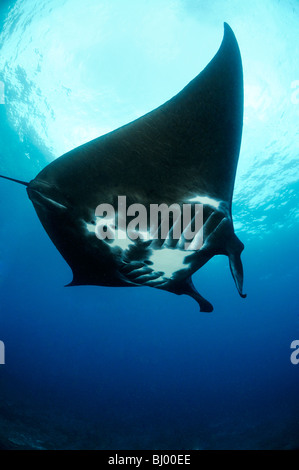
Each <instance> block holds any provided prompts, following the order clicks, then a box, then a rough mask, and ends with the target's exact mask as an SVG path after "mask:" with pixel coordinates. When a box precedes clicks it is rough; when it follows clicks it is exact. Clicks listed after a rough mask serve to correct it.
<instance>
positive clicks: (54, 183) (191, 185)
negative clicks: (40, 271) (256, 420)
mask: <svg viewBox="0 0 299 470" xmlns="http://www.w3.org/2000/svg"><path fill="white" fill-rule="evenodd" d="M242 124H243V72H242V62H241V56H240V51H239V47H238V44H237V40H236V38H235V35H234V33H233V31H232V30H231V28H230V27H229V25H228V24H226V23H224V36H223V40H222V43H221V46H220V48H219V50H218V52H217V53H216V55H215V56H214V58H213V59H212V60H211V61H210V63H209V64H208V65H207V66H206V67H205V68H204V70H203V71H202V72H201V73H199V75H198V76H197V77H195V78H194V79H193V80H192V81H191V82H190V83H189V84H188V85H187V86H186V87H185V88H183V90H182V91H180V92H179V93H178V94H177V95H176V96H174V97H173V98H171V99H170V100H169V101H167V102H166V103H164V104H163V105H161V106H159V107H158V108H156V109H154V110H153V111H151V112H149V113H147V114H145V115H144V116H142V117H140V118H138V119H136V120H134V121H133V122H130V123H129V124H127V125H124V126H122V127H120V128H118V129H116V130H114V131H112V132H109V133H107V134H106V135H103V136H100V137H98V138H96V139H94V140H92V141H90V142H87V143H85V144H84V145H81V146H79V147H77V148H74V149H73V150H71V151H69V152H67V153H66V154H64V155H62V156H60V157H59V158H57V159H56V160H54V161H53V162H51V163H50V164H48V165H47V166H46V167H45V168H44V169H43V170H42V171H41V172H40V173H39V174H38V175H37V176H36V178H35V179H33V180H32V181H30V182H29V183H27V182H24V181H20V180H16V179H13V178H9V177H6V176H2V177H3V178H6V179H9V180H12V181H15V182H18V183H21V184H23V185H25V186H26V189H27V193H28V196H29V198H30V200H31V201H32V203H33V206H34V208H35V210H36V213H37V215H38V217H39V219H40V221H41V223H42V225H43V227H44V229H45V230H46V232H47V233H48V235H49V237H50V238H51V240H52V242H53V243H54V245H55V246H56V248H57V249H58V250H59V252H60V253H61V255H62V256H63V258H64V259H65V261H66V262H67V263H68V265H69V266H70V268H71V270H72V273H73V279H72V281H71V283H70V284H68V285H69V286H79V285H96V286H111V287H113V286H114V287H121V286H124V287H134V286H135V287H138V286H139V287H140V286H149V287H153V288H156V289H162V290H166V291H168V292H171V293H174V294H178V295H181V294H186V295H189V296H191V297H192V298H193V299H195V300H196V301H197V303H198V305H199V307H200V310H201V311H202V312H211V311H212V310H213V307H212V305H211V304H210V302H208V301H207V300H206V299H205V298H204V297H202V296H201V295H200V294H199V293H198V291H197V290H196V288H195V286H194V284H193V282H192V275H193V274H194V273H195V272H196V271H197V270H199V269H200V268H201V267H202V266H203V265H205V264H206V263H207V262H208V261H209V260H210V259H211V258H212V257H213V256H215V255H226V256H228V258H229V265H230V270H231V273H232V276H233V279H234V281H235V284H236V287H237V289H238V292H239V294H240V295H241V297H245V295H244V294H243V293H242V289H243V267H242V262H241V257H240V255H241V252H242V251H243V249H244V245H243V243H242V242H241V241H240V240H239V239H238V238H237V236H236V235H235V233H234V227H233V221H232V212H231V209H232V197H233V188H234V182H235V175H236V170H237V164H238V158H239V152H240V145H241V136H242ZM119 195H125V196H126V198H127V200H128V201H129V202H130V203H134V202H138V203H140V204H143V206H145V207H146V208H148V207H149V206H150V204H153V203H157V204H160V203H165V204H168V205H169V206H170V205H171V204H179V205H182V204H187V203H191V204H198V203H200V204H202V206H203V225H202V236H203V244H202V245H201V247H200V249H196V250H185V249H184V247H183V241H184V231H183V232H182V235H181V237H180V238H179V239H174V238H173V237H171V231H172V230H173V224H172V225H171V224H170V229H169V233H168V236H167V237H164V239H162V238H160V239H159V238H158V239H157V238H155V239H153V238H152V239H151V238H149V237H144V238H141V237H140V238H137V239H135V240H132V239H129V238H127V239H125V240H123V239H122V240H117V239H115V240H108V239H107V240H106V239H99V238H98V237H97V236H95V231H96V226H97V217H96V215H95V209H96V207H97V206H98V205H99V204H100V203H107V204H111V205H112V206H113V207H116V200H117V198H118V196H119ZM116 229H117V227H116Z"/></svg>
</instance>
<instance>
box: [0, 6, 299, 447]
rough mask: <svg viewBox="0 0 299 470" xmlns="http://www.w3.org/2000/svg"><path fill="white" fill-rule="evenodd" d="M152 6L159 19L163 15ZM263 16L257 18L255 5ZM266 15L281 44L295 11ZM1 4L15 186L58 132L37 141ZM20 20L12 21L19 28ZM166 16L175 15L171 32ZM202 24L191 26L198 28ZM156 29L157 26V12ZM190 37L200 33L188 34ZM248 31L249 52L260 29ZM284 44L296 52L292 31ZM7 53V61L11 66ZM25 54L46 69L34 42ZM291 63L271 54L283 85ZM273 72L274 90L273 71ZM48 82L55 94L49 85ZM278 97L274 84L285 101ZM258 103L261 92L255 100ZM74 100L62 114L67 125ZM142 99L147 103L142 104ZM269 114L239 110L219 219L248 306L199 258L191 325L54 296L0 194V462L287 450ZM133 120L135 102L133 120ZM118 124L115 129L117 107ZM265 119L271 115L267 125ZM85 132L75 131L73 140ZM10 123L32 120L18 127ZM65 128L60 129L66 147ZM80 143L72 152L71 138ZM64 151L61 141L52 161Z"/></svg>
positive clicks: (287, 311)
mask: <svg viewBox="0 0 299 470" xmlns="http://www.w3.org/2000/svg"><path fill="white" fill-rule="evenodd" d="M16 3H17V4H19V5H20V10H19V11H18V12H17V13H18V15H21V18H22V15H23V17H24V15H25V18H26V13H27V10H26V8H27V6H28V5H29V3H30V2H29V3H28V2H26V1H25V2H21V1H20V2H16ZM55 3H56V2H53V5H54V7H53V8H54V11H55ZM67 3H68V2H64V4H65V5H66V6H67ZM75 3H76V2H75ZM103 3H105V2H103ZM129 3H130V2H129ZM162 3H163V8H167V7H168V6H169V4H170V3H171V2H167V1H165V2H162ZM175 3H181V4H183V3H184V2H175ZM191 3H192V2H191ZM264 3H265V4H266V6H265V8H267V5H269V2H264ZM274 3H275V4H276V5H277V11H278V12H279V8H289V10H287V11H288V12H290V15H295V17H294V18H293V16H292V18H293V22H292V23H290V29H291V27H292V28H295V25H297V26H298V18H299V16H298V10H296V9H295V6H294V5H295V3H292V2H286V4H287V7H286V6H285V7H282V6H280V5H279V2H277V3H276V2H274ZM13 4H14V2H7V6H6V5H5V4H3V18H4V20H6V30H5V26H3V28H4V32H5V31H6V33H5V36H4V37H3V38H2V50H3V51H4V52H5V53H6V54H8V56H7V57H6V58H5V59H4V60H6V63H5V68H4V69H3V70H5V71H6V72H5V73H6V75H5V76H4V75H3V78H5V77H6V78H5V80H8V78H7V77H10V80H11V81H9V80H8V81H5V80H4V81H5V87H6V96H7V97H8V98H7V101H6V103H5V104H3V105H0V116H1V121H0V170H1V171H0V173H1V174H7V175H9V176H12V177H15V178H20V179H23V180H29V179H31V178H34V177H35V175H36V174H37V172H38V171H39V170H40V169H41V168H43V167H44V166H45V165H46V164H47V163H48V162H49V161H50V160H51V159H53V158H54V157H53V152H54V150H55V149H53V146H51V145H52V144H51V143H52V140H51V139H52V137H51V135H50V132H53V135H54V134H55V132H56V134H57V132H58V131H57V129H58V127H57V128H55V127H53V126H54V124H53V123H54V122H55V119H54V118H53V122H52V121H51V119H50V117H49V115H50V114H51V112H49V114H47V112H46V111H45V110H41V111H40V112H41V116H38V113H37V110H38V109H41V104H40V102H39V101H38V97H37V96H36V95H35V94H34V93H33V95H31V94H30V93H31V89H32V87H34V80H35V78H36V79H40V78H39V77H40V76H39V75H38V74H37V73H35V72H32V71H31V72H30V71H29V69H30V70H31V63H30V65H29V63H28V70H27V69H26V62H22V60H25V59H26V57H25V59H24V57H23V56H22V50H23V49H22V47H23V48H24V50H27V49H26V44H27V48H29V44H30V41H28V43H26V42H25V45H24V44H23V45H22V43H21V42H20V41H19V42H18V40H17V39H18V37H17V38H16V40H15V42H13V43H12V45H11V46H10V49H9V48H6V49H5V40H6V39H7V38H9V37H13V36H14V35H15V34H17V33H16V30H17V26H16V25H17V24H18V23H17V19H15V22H13V21H12V19H11V20H10V21H11V24H10V23H9V16H8V17H7V15H8V12H9V9H8V6H9V5H11V6H13ZM45 4H47V2H45ZM88 4H89V5H91V4H92V2H91V1H90V2H88ZM133 4H134V5H133ZM215 4H217V5H219V4H220V2H215ZM260 4H263V2H260ZM286 4H285V5H286ZM78 5H79V3H78ZM78 5H77V8H78V9H79V6H78ZM193 5H194V9H193V10H192V9H190V11H189V12H188V15H189V17H192V18H194V21H195V20H196V18H198V17H197V16H196V8H195V6H196V2H193ZM133 6H135V3H134V2H132V8H133ZM21 7H22V8H21ZM229 8H230V10H229V11H228V13H227V15H228V16H231V17H232V18H234V12H235V10H234V9H236V7H235V4H234V2H229ZM29 10H30V11H31V8H29V6H28V17H29ZM220 10H221V9H220ZM10 11H11V10H10ZM277 11H276V10H275V12H272V10H270V11H269V16H270V18H271V21H273V24H274V25H276V27H275V28H274V30H275V31H276V34H278V35H279V34H282V33H280V32H279V27H280V24H279V21H280V19H279V15H278V14H277ZM47 12H48V10H46V9H45V11H44V16H45V17H46V18H47ZM79 13H80V10H78V11H77V21H80V16H79ZM249 13H250V12H249ZM30 14H31V13H30ZM39 14H40V15H41V13H39V12H38V11H37V12H36V15H37V17H38V15H39ZM136 14H137V13H136ZM180 14H182V13H180V12H176V15H177V18H178V19H180V16H179V15H180ZM184 14H185V15H186V12H185V13H184ZM211 14H212V13H211V11H207V24H208V25H209V22H210V18H211ZM242 14H243V17H242ZM271 14H272V16H271ZM49 15H50V13H49ZM74 15H75V13H74ZM128 15H129V13H128ZM161 15H162V20H161V21H162V24H163V21H164V20H165V19H164V17H163V9H162V13H161ZM192 15H193V16H192ZM7 18H8V19H7ZM30 18H31V19H30ZM30 18H29V19H30V21H29V20H28V24H27V23H26V21H25V19H24V18H23V23H24V25H25V26H23V27H24V28H25V27H26V28H27V29H26V31H27V30H28V28H29V31H30V28H32V30H33V29H34V28H37V26H36V25H35V24H34V16H33V17H31V16H30ZM49 18H50V19H49V21H51V17H50V16H49ZM184 18H185V17H184ZM238 18H239V21H240V23H239V24H240V25H241V23H242V21H243V22H244V24H246V18H247V21H248V24H251V23H250V22H253V19H252V17H251V16H250V14H248V16H246V11H245V10H244V11H243V12H241V13H239V16H238ZM240 18H241V19H240ZM242 18H243V19H242ZM290 18H291V16H290ZM224 19H226V18H224ZM4 20H3V23H4ZM241 20H242V21H241ZM82 21H83V20H82ZM165 21H166V20H165ZM196 21H199V20H196ZM200 21H201V22H203V23H204V20H203V18H201V20H200ZM296 21H297V22H296ZM235 23H236V27H237V29H238V22H237V20H235ZM159 24H160V23H159ZM242 24H243V23H242ZM8 26H9V27H10V30H9V32H7V28H8ZM50 26H51V23H50ZM40 27H41V28H42V26H40ZM240 27H241V26H240ZM255 27H256V30H257V32H258V33H259V34H260V35H261V36H262V34H263V32H262V31H263V25H262V23H261V24H258V25H256V24H255ZM14 28H15V29H14ZM166 30H167V28H166ZM207 30H208V26H207ZM248 30H250V28H248ZM297 31H298V28H297ZM70 34H71V33H70ZM264 34H265V38H266V39H265V40H267V41H269V42H271V41H270V39H269V38H268V37H267V35H266V32H264ZM289 34H291V33H289ZM293 34H294V37H295V35H296V34H297V37H298V32H296V31H295V29H294V31H293ZM32 37H33V41H34V40H35V39H34V37H35V36H34V35H33V36H32ZM275 38H276V36H275ZM24 41H25V39H24ZM114 41H115V43H114V42H113V43H112V45H111V43H109V44H108V45H109V47H112V46H113V45H115V44H117V34H116V33H115V38H114ZM135 41H136V42H137V41H138V37H136V38H135ZM278 42H279V41H278ZM280 42H281V41H280ZM243 43H244V49H245V51H244V57H243V60H244V62H245V64H246V63H247V62H246V60H247V56H246V51H248V50H250V47H249V46H250V37H249V36H248V44H249V45H247V43H246V44H245V42H244V41H243ZM16 44H17V46H16ZM14 46H15V47H18V48H19V49H18V54H17V53H16V51H14V54H12V53H11V51H12V49H11V48H12V47H14ZM241 46H242V44H240V47H241ZM245 46H246V47H245ZM36 47H38V48H39V50H40V53H44V54H46V53H47V43H46V41H45V43H44V44H40V43H39V44H36ZM49 47H50V46H49ZM107 47H108V46H107ZM165 47H166V46H165ZM293 47H294V44H293V45H291V44H289V45H288V48H287V49H285V50H284V55H283V60H282V59H281V61H282V65H281V67H282V68H283V70H287V67H286V65H287V64H291V63H292V64H293V57H292V48H293ZM286 50H287V52H288V53H289V54H290V57H288V56H287V54H286ZM9 51H10V53H11V55H9ZM241 52H242V47H241ZM28 57H30V56H28ZM28 57H27V60H29V59H28ZM273 57H276V56H275V50H274V51H273ZM297 57H298V56H297ZM57 60H58V59H57ZM265 60H266V59H265ZM21 62H22V63H21ZM270 62H271V61H270ZM273 63H274V62H273ZM203 65H204V64H203ZM270 65H271V64H270ZM270 65H269V66H270ZM272 65H273V64H272ZM18 67H19V69H18ZM157 67H158V65H157ZM177 67H179V65H178V64H177ZM290 67H291V65H290ZM292 67H293V65H292ZM197 68H198V67H195V69H196V73H198V72H199V70H197ZM16 70H19V75H18V74H17V72H16ZM20 70H23V72H24V70H25V72H26V73H27V75H26V73H25V75H24V74H23V75H22V74H21V73H20ZM121 70H123V69H121ZM290 70H291V69H288V71H290ZM244 72H246V70H245V68H244ZM275 72H277V74H278V75H277V76H279V74H280V71H279V70H278V71H277V70H275ZM297 72H298V68H297ZM0 73H1V71H0ZM3 73H4V72H3ZM30 73H31V75H30ZM148 73H149V72H148ZM163 73H165V71H163ZM295 73H296V70H295V69H292V70H291V72H290V73H289V77H290V80H291V81H292V80H296V79H298V78H299V74H298V73H299V72H298V73H297V75H296V74H295ZM53 77H54V78H53V81H55V73H54V72H53ZM273 77H274V78H275V77H276V75H275V74H274V75H273ZM191 78H192V74H191V76H190V77H189V79H191ZM13 79H15V80H16V81H15V82H14V85H11V84H12V83H13ZM40 80H41V79H40ZM65 80H66V82H67V79H65ZM275 80H276V78H275V79H273V82H275ZM277 80H278V79H277ZM278 81H279V80H278ZM17 83H18V84H19V86H17V85H16V84H17ZM28 83H29V85H28ZM41 83H42V81H40V82H39V86H40V93H41V94H42V93H43V87H42V85H41ZM57 83H58V82H57ZM245 83H246V75H245ZM20 84H21V85H22V86H21V85H20ZM154 85H155V87H156V88H157V87H158V86H159V85H158V83H156V82H155V83H154ZM55 86H57V84H56V85H55ZM107 86H108V85H107ZM122 86H124V85H122ZM22 87H23V88H22ZM26 87H27V88H26ZM30 87H31V88H30ZM61 87H62V84H61ZM49 89H50V88H49ZM290 90H291V88H290V84H289V87H288V89H287V91H286V93H288V94H290ZM56 91H57V89H56ZM268 91H269V90H268V85H267V83H266V84H264V89H263V90H262V92H263V93H264V94H263V97H264V96H265V95H267V92H268ZM245 92H246V87H245ZM57 93H59V90H58V91H57ZM157 93H158V92H157ZM54 94H55V93H54ZM133 95H134V93H133ZM133 95H132V96H133ZM51 96H52V95H51ZM109 96H110V95H109ZM157 96H158V94H157ZM42 97H43V95H42ZM77 98H78V97H77V96H75V98H73V101H72V102H71V103H72V104H71V106H72V111H71V114H72V113H73V106H74V102H75V101H76V100H77ZM43 99H44V101H46V98H45V97H43ZM47 99H48V101H49V103H48V105H47V106H48V107H49V109H50V111H51V109H52V108H53V109H52V112H53V114H54V115H55V116H56V115H57V120H59V108H58V107H57V106H56V107H55V103H54V101H53V102H51V97H50V98H47ZM53 99H54V98H53ZM155 99H156V97H151V98H150V100H152V101H151V103H152V102H153V103H154V101H155ZM273 99H274V105H273V109H270V110H269V111H268V113H266V112H265V109H264V104H263V103H262V105H261V106H260V108H258V106H257V108H256V113H258V112H260V113H264V114H263V117H262V118H261V120H260V121H259V120H258V119H257V117H256V116H255V118H254V125H253V124H252V121H250V119H252V116H251V114H250V113H253V111H252V109H254V107H253V108H250V110H249V111H248V112H247V114H246V117H247V118H248V121H246V120H245V121H244V143H243V146H242V151H241V154H240V162H241V163H240V165H243V167H242V168H243V170H242V169H241V171H240V172H239V173H238V176H237V181H236V185H238V186H237V188H236V199H235V200H234V206H233V207H234V219H235V221H236V227H238V225H237V224H239V230H237V229H236V231H237V234H238V236H239V237H240V238H241V240H242V241H243V243H244V244H245V251H244V253H243V255H242V259H243V265H244V270H245V292H246V293H247V294H248V296H247V298H246V299H245V300H243V299H241V298H240V297H239V296H238V294H237V292H236V289H235V287H234V285H233V280H232V278H231V275H230V272H229V267H228V261H227V259H224V257H223V258H222V257H218V258H214V259H213V260H211V261H210V262H209V263H208V264H207V265H206V266H204V267H203V268H202V269H201V270H200V271H198V272H197V273H196V275H195V276H194V282H195V285H196V286H197V287H198V289H199V291H200V292H201V293H202V294H203V295H204V296H205V297H206V298H207V299H209V300H210V301H212V303H213V304H214V312H213V313H211V314H203V313H200V312H199V311H198V307H197V305H196V303H195V302H194V301H193V300H192V299H190V298H187V297H185V296H180V297H178V296H174V295H173V294H169V293H167V292H162V291H158V290H155V289H149V288H138V289H137V288H136V289H125V288H104V287H88V286H84V287H78V288H74V287H72V288H64V287H63V286H64V285H65V284H67V283H68V282H70V280H71V271H70V269H69V267H68V266H67V265H66V263H65V262H64V260H63V259H62V257H61V256H60V254H59V253H58V251H57V250H56V249H55V247H54V245H53V244H52V243H51V241H50V240H49V238H48V236H47V235H46V233H45V232H44V230H43V228H42V226H41V224H40V222H39V220H38V218H37V216H36V214H35V212H34V210H33V207H32V204H31V202H30V201H29V200H28V198H27V195H26V192H25V189H24V187H21V186H18V185H14V184H13V183H10V182H8V181H4V180H3V181H1V182H0V183H1V184H0V201H1V202H0V204H1V205H0V308H1V311H0V340H2V341H4V343H5V351H6V357H5V359H6V364H5V365H0V448H1V447H3V448H20V449H23V448H26V449H28V448H29V449H30V448H34V449H37V448H44V449H69V448H70V449H82V448H83V449H240V448H241V449H288V448H290V449H292V448H298V447H299V399H298V397H299V364H298V365H294V364H292V363H291V361H290V355H291V349H290V344H291V342H292V341H293V340H296V339H297V340H298V339H299V318H298V307H299V305H298V278H299V266H298V255H299V244H298V220H299V219H298V192H299V191H298V189H299V182H298V181H299V178H298V157H297V154H298V131H297V127H298V109H299V105H297V107H296V105H295V104H294V103H292V102H291V100H289V101H288V102H287V105H285V104H284V105H283V106H285V109H284V113H285V116H286V117H285V118H284V120H282V121H281V122H282V124H277V125H278V127H277V128H273V126H271V122H272V121H271V116H272V113H273V112H276V111H277V107H278V106H276V104H275V96H274V98H273ZM74 100H75V101H74ZM145 101H146V100H145ZM162 101H163V100H162ZM279 102H280V103H281V101H279ZM34 103H35V104H36V107H35V108H34V109H33V108H31V107H30V106H31V104H34ZM66 103H67V101H66V102H65V103H64V105H65V104H66ZM116 103H117V100H116ZM151 103H150V104H151ZM283 103H284V102H283ZM56 104H57V103H56ZM112 104H113V103H112ZM156 104H159V103H156ZM22 106H24V107H22ZM26 106H28V108H26ZM51 106H52V108H51ZM76 106H78V108H79V107H80V106H83V105H82V104H80V102H79V104H76ZM103 106H104V105H103ZM107 106H108V105H107ZM111 106H112V105H111ZM115 106H116V105H115ZM139 107H140V109H141V108H142V106H141V101H140V102H138V104H136V108H138V109H139ZM152 107H154V106H152ZM28 109H29V111H28ZM30 109H31V110H33V111H34V112H30ZM88 109H89V112H90V113H91V111H92V109H91V108H88ZM107 109H108V108H107ZM101 110H102V108H101ZM119 110H120V112H121V113H123V108H122V105H119ZM117 111H118V108H117V107H116V108H115V111H114V113H115V114H117ZM28 112H29V114H26V113H28ZM64 112H65V113H66V114H67V110H64ZM78 112H79V111H78ZM101 112H102V111H101ZM105 112H106V114H107V115H108V114H109V110H108V111H107V110H106V111H105ZM277 112H278V113H279V114H281V110H280V109H279V110H278V111H277ZM55 113H56V114H55ZM128 113H129V112H128ZM129 114H130V113H129ZM129 114H128V120H130V119H131V117H130V116H129ZM141 114H142V113H141ZM33 115H34V116H35V118H36V121H34V120H32V119H33V117H32V116H33ZM26 116H27V117H26ZM89 117H90V114H88V113H86V115H83V116H82V115H80V126H83V127H84V122H85V120H88V119H89ZM291 118H292V119H291ZM296 118H297V121H296ZM26 119H27V121H28V120H29V119H31V120H32V122H31V123H30V126H29V125H28V126H29V127H26V123H25V121H26ZM38 119H40V121H38ZM107 119H109V118H107ZM124 119H125V117H124ZM288 119H289V121H288ZM39 124H40V126H39ZM47 124H49V129H48V128H47ZM73 124H74V123H73V122H71V123H70V124H68V123H67V122H66V123H65V128H66V132H67V130H68V129H69V128H68V126H72V125H73ZM118 124H119V123H117V125H118ZM96 125H97V123H95V124H94V126H95V127H96ZM105 125H106V124H105ZM109 125H110V124H109ZM111 125H112V124H111ZM279 126H281V127H279ZM282 126H283V127H282ZM261 127H262V130H260V128H261ZM41 128H42V129H43V130H42V131H41V130H40V129H41ZM53 129H54V130H53ZM80 129H81V128H80ZM265 129H266V130H267V132H268V131H269V136H270V137H269V136H268V134H267V132H266V131H265ZM48 130H49V134H47V132H48ZM281 130H283V132H280V131H281ZM81 131H82V129H81V130H80V132H81ZM78 132H79V131H78ZM287 132H289V134H288V133H287ZM42 136H43V138H42ZM254 136H257V138H256V139H254ZM60 138H61V136H60ZM80 138H82V139H83V141H84V135H83V134H82V135H81V136H80ZM267 139H268V140H267ZM296 139H297V140H296ZM269 142H270V143H271V145H270V144H269ZM76 144H77V143H76ZM57 145H58V144H57ZM68 145H70V143H69V142H64V141H63V142H62V141H61V142H60V143H59V145H58V148H60V149H61V152H60V153H62V151H64V150H65V148H64V146H66V147H67V146H68ZM59 146H60V147H59ZM54 153H55V152H54ZM252 155H253V157H252ZM257 155H258V156H259V160H258V167H257V165H256V161H255V160H254V158H255V157H256V156H257ZM292 155H294V156H295V157H294V158H291V157H292ZM28 156H30V158H28ZM250 158H253V160H252V165H251V166H250V165H249V164H246V165H247V166H246V165H245V163H244V161H246V159H247V161H249V159H250ZM244 165H245V166H244ZM269 168H272V169H274V170H273V171H272V170H271V169H270V170H269ZM271 171H272V173H271ZM267 185H268V186H267ZM261 187H263V190H262V189H261ZM258 197H259V198H260V199H258ZM254 198H255V199H254Z"/></svg>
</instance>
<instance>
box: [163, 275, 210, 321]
mask: <svg viewBox="0 0 299 470" xmlns="http://www.w3.org/2000/svg"><path fill="white" fill-rule="evenodd" d="M167 290H170V289H168V288H167ZM171 292H173V293H174V294H178V295H182V294H185V295H189V297H192V299H194V300H195V301H196V302H197V303H198V305H199V308H200V311H201V312H207V313H210V312H212V311H213V310H214V307H213V305H212V304H210V302H209V301H208V300H206V299H205V298H204V297H203V296H202V295H200V293H199V292H198V291H197V290H196V288H195V286H194V284H193V282H192V279H191V277H189V278H187V279H185V280H184V281H183V282H181V283H179V284H177V286H176V288H175V289H174V290H171Z"/></svg>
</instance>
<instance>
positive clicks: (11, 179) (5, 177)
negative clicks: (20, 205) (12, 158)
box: [0, 175, 29, 186]
mask: <svg viewBox="0 0 299 470" xmlns="http://www.w3.org/2000/svg"><path fill="white" fill-rule="evenodd" d="M0 178H4V179H6V180H9V181H14V182H15V183H19V184H23V185H24V186H28V184H29V183H26V182H25V181H21V180H16V179H14V178H9V177H8V176H3V175H0Z"/></svg>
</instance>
